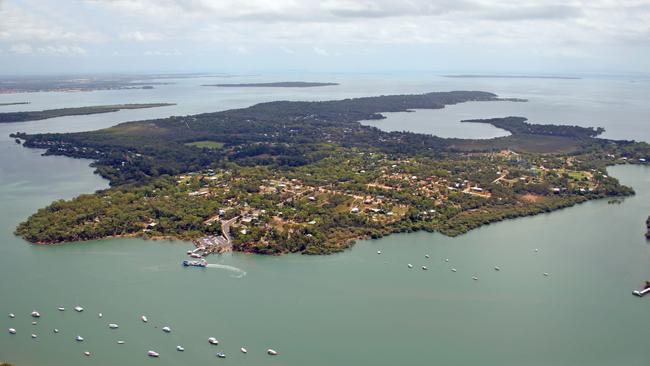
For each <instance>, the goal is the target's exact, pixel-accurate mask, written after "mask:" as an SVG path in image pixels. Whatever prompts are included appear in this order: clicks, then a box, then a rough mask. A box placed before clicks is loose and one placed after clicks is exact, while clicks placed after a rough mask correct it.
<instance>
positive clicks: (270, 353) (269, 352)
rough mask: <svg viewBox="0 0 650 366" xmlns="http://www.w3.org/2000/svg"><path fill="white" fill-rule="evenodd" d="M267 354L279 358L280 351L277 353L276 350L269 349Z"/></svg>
mask: <svg viewBox="0 0 650 366" xmlns="http://www.w3.org/2000/svg"><path fill="white" fill-rule="evenodd" d="M266 353H268V354H269V355H271V356H277V354H278V351H276V350H274V349H272V348H269V349H267V350H266Z"/></svg>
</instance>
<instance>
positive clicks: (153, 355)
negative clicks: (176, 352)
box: [147, 351, 160, 357]
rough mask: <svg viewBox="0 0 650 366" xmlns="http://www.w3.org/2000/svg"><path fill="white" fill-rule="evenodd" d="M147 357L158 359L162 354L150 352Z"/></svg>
mask: <svg viewBox="0 0 650 366" xmlns="http://www.w3.org/2000/svg"><path fill="white" fill-rule="evenodd" d="M147 356H149V357H158V356H160V353H158V352H156V351H149V352H147Z"/></svg>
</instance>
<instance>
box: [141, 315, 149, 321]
mask: <svg viewBox="0 0 650 366" xmlns="http://www.w3.org/2000/svg"><path fill="white" fill-rule="evenodd" d="M140 319H142V321H143V322H145V323H146V322H148V321H149V319H147V317H146V316H144V315H143V316H141V317H140Z"/></svg>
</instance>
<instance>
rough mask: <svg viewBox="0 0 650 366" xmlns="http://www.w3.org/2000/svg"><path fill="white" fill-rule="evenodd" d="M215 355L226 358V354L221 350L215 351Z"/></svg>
mask: <svg viewBox="0 0 650 366" xmlns="http://www.w3.org/2000/svg"><path fill="white" fill-rule="evenodd" d="M217 357H219V358H226V354H225V353H223V352H219V353H217Z"/></svg>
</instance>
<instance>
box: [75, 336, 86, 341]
mask: <svg viewBox="0 0 650 366" xmlns="http://www.w3.org/2000/svg"><path fill="white" fill-rule="evenodd" d="M74 340H75V341H77V342H83V341H84V337H82V336H76V337H74Z"/></svg>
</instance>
